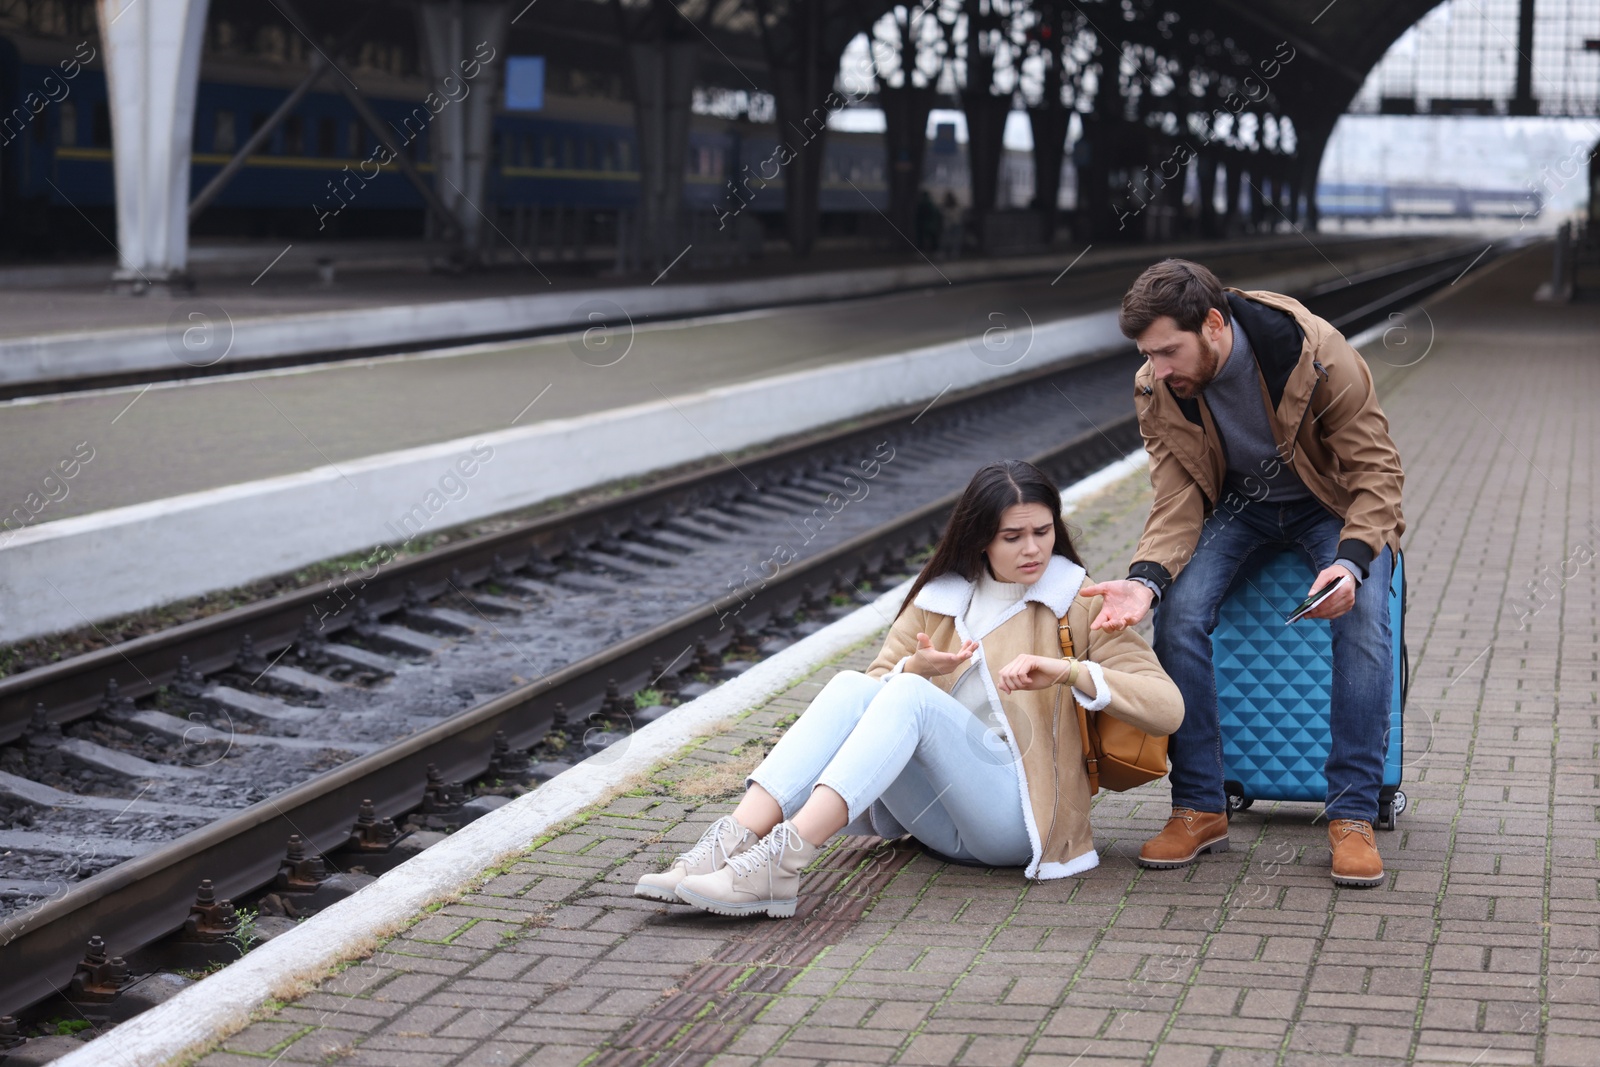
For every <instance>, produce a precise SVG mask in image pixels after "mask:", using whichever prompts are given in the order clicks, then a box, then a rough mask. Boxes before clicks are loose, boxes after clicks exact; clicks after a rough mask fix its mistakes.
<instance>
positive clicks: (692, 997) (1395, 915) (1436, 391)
mask: <svg viewBox="0 0 1600 1067" xmlns="http://www.w3.org/2000/svg"><path fill="white" fill-rule="evenodd" d="M1546 269H1547V259H1546V258H1545V256H1544V255H1542V254H1540V253H1539V252H1538V251H1537V250H1536V251H1534V252H1532V253H1527V254H1522V255H1519V256H1516V257H1512V258H1509V259H1508V260H1506V261H1502V262H1498V263H1495V264H1492V265H1491V266H1489V267H1488V268H1485V269H1483V270H1482V272H1481V274H1477V273H1474V274H1469V275H1468V277H1467V278H1465V279H1464V280H1463V281H1462V282H1461V283H1459V284H1458V285H1457V286H1454V287H1452V288H1450V289H1448V290H1446V291H1445V292H1444V293H1443V294H1441V295H1439V296H1437V297H1435V298H1434V299H1432V300H1430V301H1429V302H1428V304H1427V305H1426V307H1425V310H1424V311H1423V312H1421V313H1419V314H1417V315H1414V316H1411V317H1410V318H1409V319H1408V321H1406V322H1404V323H1401V324H1399V325H1400V326H1401V327H1402V329H1403V330H1404V331H1405V332H1404V333H1394V332H1391V333H1390V334H1389V335H1387V344H1385V342H1383V341H1379V342H1375V343H1374V344H1373V345H1371V346H1369V347H1368V348H1367V349H1366V352H1367V355H1368V359H1369V362H1370V363H1371V365H1372V366H1373V368H1374V371H1375V374H1376V376H1377V377H1378V378H1379V380H1380V388H1381V389H1382V392H1383V399H1384V405H1385V408H1386V410H1387V413H1388V415H1389V418H1390V421H1391V424H1392V427H1393V430H1394V433H1395V437H1396V440H1397V442H1398V444H1399V447H1400V451H1401V455H1402V457H1403V459H1404V461H1405V464H1406V470H1407V484H1406V513H1407V517H1408V521H1409V522H1410V531H1409V533H1408V535H1407V539H1406V548H1407V553H1408V566H1409V568H1410V572H1411V587H1410V615H1409V619H1408V622H1407V634H1408V638H1409V643H1410V656H1411V664H1412V689H1411V695H1410V700H1409V704H1408V708H1407V715H1406V733H1407V745H1406V751H1407V758H1406V771H1405V783H1406V784H1405V788H1406V791H1407V793H1408V794H1409V795H1410V797H1411V805H1410V808H1409V810H1407V811H1406V812H1405V813H1404V814H1403V815H1402V816H1401V817H1400V821H1399V828H1398V829H1397V830H1396V831H1395V832H1394V833H1392V834H1389V833H1384V834H1380V837H1379V844H1380V847H1381V849H1382V850H1383V852H1384V854H1385V857H1386V862H1387V865H1388V880H1387V882H1386V883H1385V885H1383V886H1382V887H1380V888H1377V889H1372V890H1357V889H1339V888H1335V887H1333V886H1332V884H1331V883H1330V881H1329V879H1328V874H1327V851H1326V847H1325V840H1326V839H1325V832H1324V829H1323V826H1322V824H1321V823H1320V822H1318V821H1314V820H1315V817H1316V816H1317V815H1318V814H1319V813H1318V810H1317V808H1316V807H1315V806H1314V805H1295V804H1259V803H1258V804H1257V806H1256V807H1255V808H1253V809H1252V810H1250V811H1249V812H1246V813H1241V814H1240V815H1238V816H1236V817H1235V819H1234V823H1233V843H1234V849H1233V851H1231V852H1229V853H1226V854H1223V855H1219V856H1210V857H1207V858H1205V859H1204V860H1203V861H1202V862H1200V863H1199V864H1197V865H1195V866H1193V867H1191V868H1188V869H1185V870H1179V871H1171V872H1159V871H1146V870H1142V869H1141V868H1139V867H1137V866H1136V865H1135V864H1134V863H1133V862H1132V855H1133V853H1134V852H1135V850H1136V849H1137V847H1138V845H1139V843H1140V842H1141V841H1142V840H1143V839H1144V838H1145V837H1146V836H1148V835H1149V834H1151V833H1153V832H1154V831H1155V830H1156V829H1157V828H1158V827H1159V826H1160V825H1161V822H1162V820H1163V818H1164V816H1165V814H1166V808H1167V804H1166V791H1165V789H1164V788H1162V787H1161V786H1160V784H1159V783H1158V784H1157V785H1155V786H1150V787H1145V788H1143V789H1140V790H1136V791H1133V792H1130V793H1126V794H1110V795H1105V794H1103V795H1102V796H1101V797H1099V798H1097V803H1096V805H1095V809H1094V823H1095V827H1096V839H1097V840H1096V845H1097V847H1098V848H1099V850H1100V854H1101V857H1102V861H1101V864H1100V866H1099V867H1098V868H1096V869H1095V870H1093V871H1091V872H1088V873H1087V874H1085V875H1084V876H1082V877H1079V878H1073V879H1066V880H1062V881H1054V882H1046V883H1029V882H1027V881H1025V880H1024V879H1022V878H1021V876H1020V873H1019V872H1018V871H1016V870H983V869H974V868H966V867H956V866H947V865H944V864H940V863H936V862H934V861H932V860H930V859H929V858H927V857H926V856H924V855H923V854H921V853H920V851H919V850H918V849H917V848H916V847H915V846H914V845H908V844H906V843H881V842H877V841H875V840H869V839H841V840H839V841H838V842H837V843H836V846H835V848H834V849H833V850H832V851H831V852H830V853H828V854H827V856H826V857H825V858H824V859H823V860H822V861H820V862H819V864H818V865H817V868H816V869H814V870H813V871H812V873H811V874H810V875H809V877H808V880H807V882H806V890H807V895H806V896H805V897H804V898H803V899H802V904H801V911H800V914H799V916H797V917H796V918H795V919H793V920H788V921H741V920H730V919H721V918H717V917H712V916H707V915H704V914H702V913H698V912H691V911H689V910H687V909H677V908H669V907H665V906H662V905H656V904H651V903H648V902H644V901H640V900H637V899H635V898H633V897H632V896H631V895H630V890H631V886H632V883H633V880H634V879H635V878H636V877H637V876H638V874H640V873H641V872H643V871H646V870H654V869H658V868H659V866H660V865H661V864H664V863H665V862H666V861H667V860H668V859H669V858H670V856H671V855H672V854H674V853H675V852H677V851H679V850H680V849H681V848H683V847H685V845H686V844H687V843H688V842H691V841H693V840H694V839H695V838H696V837H697V836H698V834H699V833H700V831H701V829H702V828H703V827H704V826H705V825H707V824H708V823H709V822H710V821H711V820H712V819H713V818H715V817H716V816H718V815H720V814H722V813H724V812H725V811H726V810H728V807H729V803H730V800H731V798H732V797H733V796H734V795H735V793H736V791H737V788H738V785H739V782H740V780H741V778H742V775H743V773H744V772H745V771H746V770H747V769H748V768H749V767H751V766H752V765H753V764H754V763H755V762H756V761H757V760H758V759H759V757H760V755H761V754H762V752H763V751H764V749H765V747H766V745H767V744H769V743H770V741H771V740H772V738H773V737H775V736H776V734H777V732H778V731H779V730H780V729H781V728H782V726H783V725H784V724H785V723H786V722H787V721H788V720H789V719H790V718H792V717H793V716H795V715H798V714H799V713H800V712H801V711H802V710H803V709H804V708H805V706H806V704H807V702H808V700H809V699H810V698H811V696H813V695H814V694H815V693H816V692H817V691H818V689H819V688H820V686H821V685H822V684H823V683H824V682H825V681H826V679H827V678H828V677H829V676H831V674H832V673H833V672H834V671H836V670H839V669H847V668H856V669H859V668H861V667H864V666H865V665H866V664H867V663H868V662H869V661H870V660H871V658H872V656H873V654H874V652H875V649H876V642H875V641H873V642H868V644H866V645H864V646H862V647H861V648H859V649H858V650H856V651H855V652H853V653H850V654H848V655H846V656H845V657H844V658H843V659H841V660H839V661H838V662H836V663H833V664H831V665H830V666H828V667H827V668H825V669H823V670H820V671H818V672H817V673H816V674H815V675H814V676H813V677H810V678H808V679H806V680H805V681H804V682H802V683H801V684H799V685H796V686H795V687H794V688H792V689H791V690H789V691H788V692H786V693H784V694H782V695H780V696H778V697H777V698H775V699H773V700H771V701H770V702H768V703H767V704H766V705H765V706H763V707H760V708H755V709H753V710H752V711H751V712H750V714H749V715H748V716H747V717H746V718H744V719H743V720H742V721H740V722H739V723H738V724H737V725H736V726H735V727H734V728H732V729H730V730H727V731H726V732H723V733H721V734H719V735H716V736H713V737H711V738H709V739H707V740H705V741H704V742H702V743H700V744H698V745H696V746H694V747H692V748H691V749H689V750H688V751H686V752H684V753H682V754H681V755H680V756H679V757H678V758H677V759H675V760H672V761H670V762H668V763H667V764H665V765H663V766H661V767H659V768H658V769H657V770H656V771H655V772H654V773H653V774H650V775H648V776H646V777H644V778H642V779H640V780H638V781H636V782H635V783H633V788H631V789H629V790H628V791H627V792H625V793H624V794H623V795H621V796H619V797H617V798H615V799H614V800H612V801H611V802H609V803H607V804H603V805H601V806H599V807H596V808H594V809H593V810H591V811H589V812H588V813H586V814H585V815H583V816H581V817H580V818H578V819H577V820H574V821H573V822H571V823H570V824H569V825H567V826H565V827H564V828H563V829H562V831H561V832H559V833H557V834H553V835H551V836H548V837H547V838H545V839H542V840H538V841H535V842H532V843H531V844H530V846H529V848H528V849H527V851H526V853H525V854H523V855H522V856H521V857H519V858H517V859H515V860H514V862H510V863H507V864H505V865H504V866H503V867H501V868H499V869H496V870H493V871H489V872H485V874H484V876H483V879H482V881H481V884H479V885H478V886H477V887H476V888H474V889H473V890H472V891H470V892H467V893H465V894H464V895H462V896H461V897H460V898H459V899H457V900H455V901H453V902H449V903H445V904H443V905H442V906H439V907H437V908H436V909H432V910H429V911H428V912H426V913H424V914H422V915H419V916H418V919H417V922H416V924H415V925H414V926H412V927H411V928H410V929H408V930H406V931H405V932H404V933H402V934H401V935H400V936H398V937H396V938H394V939H393V940H391V941H389V942H387V943H385V944H383V945H381V946H379V947H378V948H377V949H376V951H374V952H373V953H372V954H371V955H370V957H368V958H365V959H362V960H359V961H355V962H353V964H352V965H351V966H350V967H349V968H348V969H345V970H342V971H341V972H340V973H338V974H335V975H332V976H330V977H329V978H327V980H325V981H323V982H322V983H321V984H320V985H319V986H318V987H316V988H314V989H310V990H307V991H306V992H305V993H304V995H303V996H300V997H299V998H298V999H296V1000H294V1001H293V1002H291V1003H287V1004H273V1005H270V1006H269V1010H267V1011H266V1012H265V1014H264V1016H263V1017H262V1018H261V1019H260V1020H259V1021H257V1022H255V1023H253V1024H252V1025H250V1026H248V1027H246V1028H245V1029H243V1030H241V1031H239V1032H238V1033H235V1034H233V1035H232V1036H231V1037H228V1038H227V1039H226V1040H224V1041H222V1042H221V1044H220V1045H219V1046H218V1047H217V1048H216V1049H215V1050H213V1051H211V1052H209V1053H208V1054H206V1055H204V1056H203V1057H201V1058H199V1059H198V1061H197V1062H198V1063H199V1064H200V1065H201V1067H252V1065H259V1064H261V1063H263V1062H279V1063H335V1064H372V1065H382V1067H424V1065H435V1064H437V1065H456V1064H461V1065H466V1064H473V1065H484V1064H496V1065H500V1064H504V1065H510V1064H538V1065H539V1067H559V1065H561V1064H574V1065H576V1064H586V1065H590V1067H598V1065H601V1064H606V1065H610V1064H619V1065H620V1064H630V1065H631V1064H641V1065H644V1064H649V1065H655V1067H690V1065H698V1064H704V1063H716V1064H718V1065H728V1067H733V1065H743V1064H754V1063H765V1064H772V1065H778V1064H783V1065H801V1064H806V1065H810V1064H823V1063H862V1064H890V1063H904V1064H963V1065H965V1064H974V1065H979V1064H1036V1065H1054V1067H1068V1065H1073V1064H1081V1065H1085V1067H1087V1065H1090V1064H1096V1065H1100V1064H1105V1065H1110V1064H1144V1065H1161V1067H1166V1065H1186V1064H1206V1065H1211V1067H1222V1065H1228V1067H1236V1065H1246V1064H1262V1065H1267V1064H1272V1065H1285V1064H1305V1065H1313V1064H1315V1065H1321V1064H1326V1063H1349V1064H1373V1065H1392V1064H1396V1063H1455V1064H1468V1063H1470V1064H1549V1065H1552V1067H1555V1065H1563V1067H1566V1065H1570V1067H1588V1065H1592V1064H1594V1063H1596V1062H1600V1020H1597V1018H1596V1015H1595V1009H1594V1005H1595V1004H1596V1002H1597V1000H1600V902H1597V884H1600V883H1597V876H1600V854H1597V850H1600V827H1597V823H1596V818H1595V810H1596V805H1597V804H1600V783H1597V779H1596V773H1595V772H1596V763H1595V751H1596V746H1597V745H1600V726H1597V713H1600V703H1597V689H1600V685H1597V682H1596V665H1597V662H1600V638H1597V634H1596V631H1597V624H1596V619H1597V612H1600V583H1597V581H1596V562H1595V546H1596V539H1597V537H1600V528H1597V522H1596V519H1597V516H1596V495H1595V484H1596V474H1597V472H1596V460H1597V456H1596V449H1597V443H1600V426H1597V425H1596V423H1597V415H1600V410H1597V409H1600V361H1597V360H1596V358H1595V353H1594V337H1595V336H1596V335H1597V330H1600V306H1597V305H1594V304H1588V305H1572V306H1559V307H1550V306H1542V305H1539V306H1536V305H1534V304H1533V303H1532V301H1531V296H1532V293H1533V290H1534V288H1535V286H1536V285H1537V283H1538V282H1539V281H1540V280H1541V278H1542V276H1543V273H1544V271H1545V270H1546ZM1419 357H1420V358H1419ZM1401 364H1404V365H1403V366H1402V365H1401ZM1132 371H1133V367H1132V365H1131V364H1130V367H1129V373H1130V376H1131V374H1132ZM1142 482H1143V480H1142V478H1140V477H1139V476H1135V477H1133V478H1130V479H1128V480H1127V481H1125V482H1123V483H1120V484H1118V485H1116V486H1113V487H1112V488H1110V489H1108V490H1106V492H1105V493H1104V494H1103V495H1102V496H1100V497H1097V498H1094V499H1092V500H1090V501H1087V502H1085V503H1084V504H1083V505H1082V507H1081V508H1080V509H1079V510H1078V511H1077V512H1076V513H1075V514H1074V515H1073V517H1072V521H1073V523H1074V524H1075V525H1077V526H1078V527H1080V528H1081V529H1082V530H1083V545H1084V548H1085V549H1086V557H1087V560H1088V562H1089V564H1090V570H1091V573H1093V574H1111V573H1117V572H1119V571H1120V570H1121V568H1122V567H1123V566H1124V565H1125V564H1126V561H1127V557H1128V554H1129V552H1130V551H1131V550H1132V546H1133V543H1134V539H1135V537H1136V534H1137V530H1138V527H1139V525H1140V523H1141V522H1142V518H1143V513H1144V509H1145V508H1146V507H1147V505H1148V488H1147V486H1145V485H1144V484H1142ZM380 884H381V883H380ZM203 989H204V986H203V985H202V986H201V987H200V989H198V990H197V991H196V992H197V993H199V992H201V991H203ZM104 1047H105V1050H106V1056H107V1059H106V1062H110V1061H111V1060H110V1057H111V1056H113V1055H114V1054H115V1052H116V1048H117V1045H116V1035H115V1032H113V1033H112V1034H111V1035H110V1037H109V1038H108V1039H106V1042H105V1046H104Z"/></svg>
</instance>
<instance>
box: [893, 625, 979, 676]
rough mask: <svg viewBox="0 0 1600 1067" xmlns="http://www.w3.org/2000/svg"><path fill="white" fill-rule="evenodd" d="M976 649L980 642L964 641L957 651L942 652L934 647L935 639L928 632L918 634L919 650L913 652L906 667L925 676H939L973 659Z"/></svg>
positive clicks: (913, 672)
mask: <svg viewBox="0 0 1600 1067" xmlns="http://www.w3.org/2000/svg"><path fill="white" fill-rule="evenodd" d="M976 651H978V642H976V641H963V642H962V643H961V648H960V649H958V650H957V651H955V652H940V651H939V650H938V649H936V648H934V647H933V640H932V639H931V638H930V637H929V636H928V635H927V634H918V635H917V650H916V651H915V652H913V653H912V654H911V660H910V662H908V663H907V664H906V666H905V669H906V670H907V671H909V672H911V673H912V674H920V675H922V677H924V678H937V677H938V676H939V675H941V674H949V673H950V672H951V671H953V670H955V669H956V668H957V667H959V666H960V665H961V664H962V663H963V662H964V661H966V660H969V659H971V658H972V654H973V653H974V652H976Z"/></svg>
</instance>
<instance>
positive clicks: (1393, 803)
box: [1377, 789, 1406, 830]
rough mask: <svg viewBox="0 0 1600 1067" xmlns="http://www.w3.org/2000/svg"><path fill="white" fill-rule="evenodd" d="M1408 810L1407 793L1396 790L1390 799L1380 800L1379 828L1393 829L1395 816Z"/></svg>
mask: <svg viewBox="0 0 1600 1067" xmlns="http://www.w3.org/2000/svg"><path fill="white" fill-rule="evenodd" d="M1405 810H1406V795H1405V793H1403V792H1401V791H1400V790H1398V789H1396V790H1395V791H1394V796H1393V797H1392V798H1390V799H1389V800H1381V799H1380V800H1379V801H1378V824H1377V825H1378V829H1380V830H1393V829H1394V817H1395V816H1396V815H1399V814H1400V813H1401V812H1402V811H1405Z"/></svg>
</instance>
